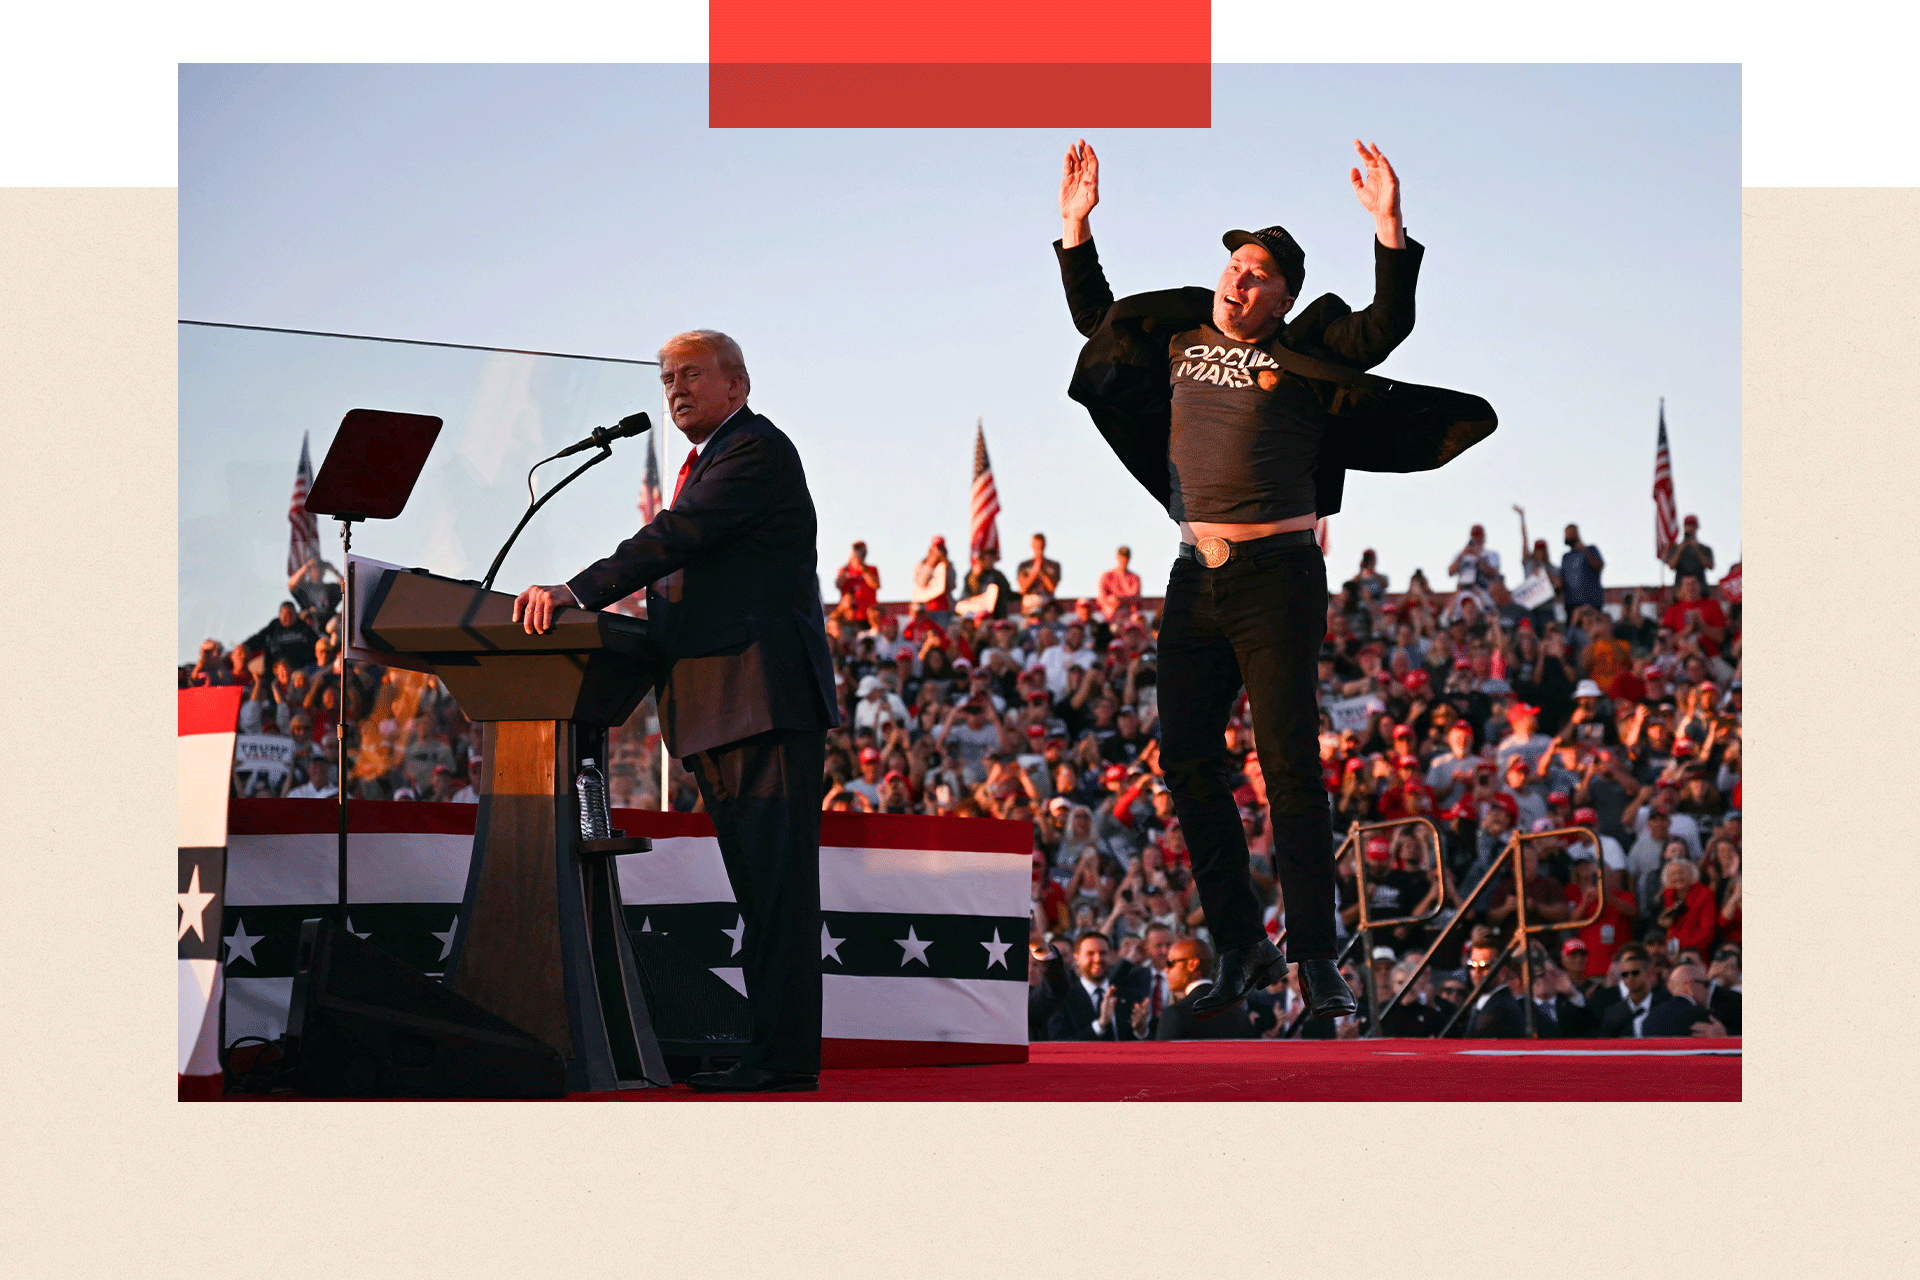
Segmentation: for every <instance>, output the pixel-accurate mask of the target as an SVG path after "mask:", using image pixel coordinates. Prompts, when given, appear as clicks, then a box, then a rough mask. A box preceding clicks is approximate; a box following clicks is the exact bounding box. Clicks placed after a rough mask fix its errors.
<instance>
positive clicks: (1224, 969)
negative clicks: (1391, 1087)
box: [1193, 938, 1351, 1018]
mask: <svg viewBox="0 0 1920 1280" xmlns="http://www.w3.org/2000/svg"><path fill="white" fill-rule="evenodd" d="M1286 976H1287V962H1286V960H1285V959H1284V958H1282V957H1281V955H1280V949H1279V948H1278V947H1276V946H1274V945H1273V942H1272V941H1271V940H1270V939H1267V938H1262V939H1260V941H1259V942H1257V943H1255V944H1254V945H1253V946H1251V947H1235V948H1234V949H1233V950H1232V951H1222V952H1221V953H1220V963H1219V965H1218V966H1216V968H1215V970H1214V975H1213V986H1212V987H1210V988H1208V989H1207V991H1206V992H1205V993H1204V994H1203V995H1201V996H1200V998H1199V999H1197V1000H1195V1001H1194V1002H1193V1013H1194V1016H1195V1017H1198V1018H1208V1017H1212V1016H1213V1015H1214V1014H1217V1013H1223V1012H1225V1011H1226V1010H1228V1009H1231V1008H1232V1007H1233V1006H1234V1005H1236V1004H1239V1003H1240V1002H1241V1001H1242V1000H1244V999H1246V998H1247V992H1249V991H1254V990H1257V989H1258V988H1260V987H1270V986H1272V985H1273V984H1274V983H1276V982H1279V981H1280V980H1281V979H1283V978H1285V977H1286ZM1349 999H1351V997H1349Z"/></svg>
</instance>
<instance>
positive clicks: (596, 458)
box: [480, 444, 613, 591]
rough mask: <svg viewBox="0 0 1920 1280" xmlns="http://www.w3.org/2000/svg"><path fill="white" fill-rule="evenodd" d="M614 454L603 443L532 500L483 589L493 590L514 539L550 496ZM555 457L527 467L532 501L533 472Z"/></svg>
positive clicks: (554, 456) (481, 586)
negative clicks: (563, 478) (561, 478)
mask: <svg viewBox="0 0 1920 1280" xmlns="http://www.w3.org/2000/svg"><path fill="white" fill-rule="evenodd" d="M559 456H560V455H559V454H557V453H556V454H554V455H553V458H558V457H559ZM612 456H613V448H612V446H611V445H608V444H602V445H601V446H600V452H599V453H596V454H594V455H593V456H592V457H591V458H588V459H587V460H586V462H585V463H584V464H582V465H581V466H579V467H576V468H575V469H574V471H573V473H572V474H571V475H569V476H568V477H567V478H566V479H565V480H562V481H561V482H560V483H559V484H556V485H555V486H553V488H551V489H549V490H547V491H546V493H544V494H542V495H541V497H540V500H539V501H537V502H532V505H530V506H529V507H528V508H527V513H526V514H525V515H523V516H521V517H520V523H519V524H517V525H515V526H513V532H512V533H511V534H509V535H507V544H506V546H504V547H501V548H500V554H499V555H497V556H495V557H494V558H493V564H492V566H491V567H490V568H489V569H488V570H487V577H486V581H484V582H482V583H481V584H480V589H481V590H482V591H491V590H493V579H494V576H495V575H496V574H498V573H499V572H500V563H501V561H503V560H505V559H506V558H507V552H509V551H511V550H512V549H513V543H514V540H515V539H516V538H518V537H519V536H520V531H521V530H522V529H524V528H526V527H527V521H529V520H531V519H533V513H534V512H536V511H538V510H539V509H540V508H542V507H544V506H546V505H547V499H548V498H551V497H552V496H553V495H554V494H556V493H558V492H560V491H561V490H562V489H564V488H566V487H567V486H568V485H570V484H572V483H573V482H574V481H575V480H578V479H579V478H580V477H581V475H583V474H584V473H585V472H586V471H587V470H588V468H590V467H595V466H598V465H599V464H600V463H602V462H605V461H606V460H607V459H608V458H611V457H612ZM553 458H542V459H540V461H538V462H536V463H534V464H533V466H531V467H529V468H528V469H527V498H528V500H529V501H530V502H531V500H532V498H533V473H534V472H535V471H538V470H539V469H540V468H541V467H544V466H545V465H547V463H549V462H552V461H553Z"/></svg>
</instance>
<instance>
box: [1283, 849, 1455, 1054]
mask: <svg viewBox="0 0 1920 1280" xmlns="http://www.w3.org/2000/svg"><path fill="white" fill-rule="evenodd" d="M1399 827H1425V828H1426V830H1427V834H1428V836H1429V837H1430V838H1431V840H1432V844H1431V848H1432V850H1433V872H1434V876H1435V878H1436V879H1437V880H1438V881H1439V882H1440V884H1439V887H1440V892H1439V894H1438V895H1437V896H1436V897H1435V899H1434V904H1433V908H1432V910H1430V911H1427V912H1425V913H1422V914H1415V915H1410V916H1394V917H1392V918H1389V919H1386V920H1374V919H1370V918H1369V916H1368V911H1369V909H1370V907H1371V906H1372V897H1373V895H1372V894H1371V893H1370V892H1369V891H1368V889H1367V859H1366V846H1365V841H1366V837H1367V836H1368V835H1370V834H1372V833H1374V832H1376V831H1391V830H1393V829H1395V828H1399ZM1349 845H1352V846H1354V847H1355V857H1354V882H1355V887H1356V890H1357V892H1358V894H1359V899H1360V901H1359V907H1360V919H1359V921H1358V923H1356V924H1355V926H1354V931H1353V936H1352V937H1351V938H1349V939H1347V945H1346V946H1344V947H1342V948H1341V949H1340V952H1339V954H1338V955H1336V956H1335V957H1334V965H1335V966H1336V967H1337V966H1339V965H1343V964H1345V963H1346V962H1347V961H1348V960H1350V959H1352V958H1353V952H1354V949H1355V948H1359V949H1361V951H1362V953H1363V959H1364V963H1363V966H1362V967H1363V968H1364V970H1365V972H1366V981H1365V982H1363V983H1362V984H1361V985H1362V986H1364V987H1365V988H1366V993H1365V995H1364V996H1362V997H1361V998H1362V999H1364V1000H1365V1001H1366V1003H1367V1019H1368V1022H1369V1024H1370V1025H1371V1026H1372V1027H1374V1028H1375V1029H1376V1030H1375V1031H1373V1032H1370V1033H1369V1034H1378V1031H1377V1028H1378V1027H1379V1025H1380V1018H1381V1017H1382V1016H1383V1013H1382V1011H1381V1010H1379V1009H1378V1008H1376V1006H1377V1005H1378V1004H1379V994H1378V993H1377V992H1376V991H1375V990H1374V984H1373V967H1372V948H1371V947H1370V946H1368V938H1369V937H1370V936H1371V934H1372V933H1373V931H1374V930H1375V929H1392V928H1398V927H1400V926H1402V925H1425V924H1427V923H1429V922H1431V921H1433V920H1436V919H1438V918H1439V916H1440V914H1441V913H1442V912H1443V911H1445V910H1446V909H1447V899H1448V897H1449V896H1450V893H1449V889H1448V885H1447V860H1446V857H1445V848H1444V846H1443V845H1442V844H1441V842H1440V829H1439V828H1438V827H1436V826H1434V825H1433V820H1432V819H1431V818H1425V817H1413V818H1393V819H1391V820H1389V821H1386V822H1364V823H1355V824H1354V825H1353V826H1351V827H1349V828H1347V834H1346V838H1345V839H1343V840H1342V841H1341V842H1340V846H1339V847H1338V848H1337V849H1335V850H1334V851H1333V861H1334V865H1336V866H1338V865H1339V862H1340V859H1341V858H1343V857H1345V856H1346V852H1347V847H1348V846H1349ZM1286 940H1287V931H1286V930H1285V929H1282V930H1280V932H1279V934H1278V936H1277V937H1275V939H1274V945H1275V946H1279V945H1280V944H1282V943H1284V942H1285V941H1286ZM1415 976H1416V977H1418V975H1417V974H1416V975H1415ZM1388 1007H1392V1002H1391V1001H1389V1002H1388Z"/></svg>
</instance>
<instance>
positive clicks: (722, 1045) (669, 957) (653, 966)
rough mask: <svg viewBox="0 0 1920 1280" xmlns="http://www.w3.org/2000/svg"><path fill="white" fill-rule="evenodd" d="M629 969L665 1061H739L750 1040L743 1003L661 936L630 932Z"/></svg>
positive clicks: (728, 987)
mask: <svg viewBox="0 0 1920 1280" xmlns="http://www.w3.org/2000/svg"><path fill="white" fill-rule="evenodd" d="M627 937H628V938H629V939H630V940H631V941H632V942H633V963H634V967H635V968H636V969H638V970H639V971H640V983H641V986H642V987H644V988H645V990H646V995H647V1010H648V1012H649V1013H651V1014H652V1015H653V1034H654V1035H655V1036H656V1037H657V1038H658V1039H659V1041H660V1052H661V1053H663V1054H665V1055H667V1056H669V1057H700V1058H707V1057H726V1056H735V1057H737V1056H738V1055H739V1054H740V1052H741V1051H743V1050H744V1049H745V1048H746V1047H747V1045H748V1044H750V1043H752V1040H753V1022H752V1019H751V1017H750V1015H749V1013H748V1007H747V998H746V997H745V996H743V995H741V994H740V993H739V992H738V991H735V990H734V989H733V987H732V985H731V984H729V983H728V982H727V980H726V979H725V978H721V977H717V976H715V974H714V972H713V970H711V969H709V968H707V967H706V966H705V965H703V964H701V963H700V962H699V961H698V960H696V959H694V958H693V957H692V956H691V955H689V954H688V953H687V952H686V950H685V949H684V948H682V947H680V946H679V945H677V944H676V943H674V942H673V940H672V939H671V938H669V937H668V936H667V935H666V934H663V933H653V932H645V933H636V932H633V931H629V932H628V934H627Z"/></svg>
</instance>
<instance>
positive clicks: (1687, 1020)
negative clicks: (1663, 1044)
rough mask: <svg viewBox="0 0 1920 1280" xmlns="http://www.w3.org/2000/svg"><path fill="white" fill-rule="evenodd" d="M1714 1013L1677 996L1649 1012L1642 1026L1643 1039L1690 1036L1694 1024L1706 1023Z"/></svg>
mask: <svg viewBox="0 0 1920 1280" xmlns="http://www.w3.org/2000/svg"><path fill="white" fill-rule="evenodd" d="M1712 1016H1713V1013H1712V1011H1711V1010H1709V1009H1707V1008H1705V1007H1704V1006H1701V1005H1697V1004H1695V1003H1694V1002H1693V1001H1691V1000H1686V999H1682V998H1681V997H1679V996H1675V997H1674V998H1673V999H1671V1000H1669V1001H1667V1002H1666V1003H1665V1004H1660V1005H1655V1006H1654V1007H1653V1008H1651V1009H1649V1010H1647V1020H1646V1021H1645V1022H1643V1023H1641V1024H1640V1034H1641V1036H1642V1037H1643V1038H1645V1037H1652V1036H1690V1035H1692V1034H1693V1024H1694V1023H1696V1022H1705V1021H1706V1020H1707V1019H1708V1018H1711V1017H1712Z"/></svg>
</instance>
